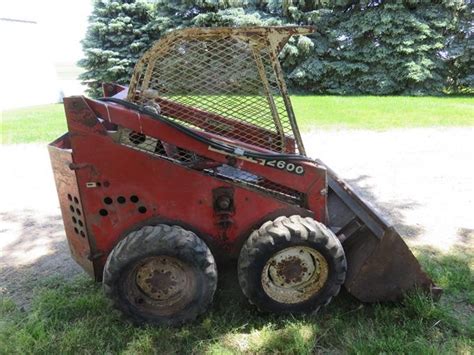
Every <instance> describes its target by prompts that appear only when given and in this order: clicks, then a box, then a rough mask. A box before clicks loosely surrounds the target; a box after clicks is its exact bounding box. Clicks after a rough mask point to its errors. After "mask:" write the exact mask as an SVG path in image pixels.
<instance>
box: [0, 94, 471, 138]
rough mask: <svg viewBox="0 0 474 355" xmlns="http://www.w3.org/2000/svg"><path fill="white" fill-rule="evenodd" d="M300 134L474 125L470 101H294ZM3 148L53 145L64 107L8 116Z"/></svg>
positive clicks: (62, 126)
mask: <svg viewBox="0 0 474 355" xmlns="http://www.w3.org/2000/svg"><path fill="white" fill-rule="evenodd" d="M292 100H293V105H294V110H295V113H296V117H297V120H298V122H299V125H300V127H301V129H303V130H309V129H311V128H315V129H317V128H322V129H331V128H349V129H377V130H380V129H391V128H408V127H429V126H473V125H474V98H470V97H403V96H402V97H374V96H357V97H347V96H346V97H340V96H293V97H292ZM1 125H2V128H1V131H2V137H1V142H2V143H3V144H10V143H31V142H48V141H51V140H53V139H54V138H56V137H58V136H59V135H61V134H62V133H64V132H65V130H66V122H65V118H64V110H63V107H62V105H61V104H53V105H45V106H36V107H30V108H24V109H18V110H10V111H5V112H3V114H2V123H1Z"/></svg>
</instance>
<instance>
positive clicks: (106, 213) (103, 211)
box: [99, 208, 109, 217]
mask: <svg viewBox="0 0 474 355" xmlns="http://www.w3.org/2000/svg"><path fill="white" fill-rule="evenodd" d="M99 214H100V215H101V216H102V217H105V216H107V215H108V214H109V212H107V210H106V209H104V208H102V209H101V210H100V211H99Z"/></svg>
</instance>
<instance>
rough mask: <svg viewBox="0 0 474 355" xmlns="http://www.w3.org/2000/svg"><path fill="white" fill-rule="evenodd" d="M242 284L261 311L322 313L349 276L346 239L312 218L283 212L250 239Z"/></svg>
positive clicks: (244, 253)
mask: <svg viewBox="0 0 474 355" xmlns="http://www.w3.org/2000/svg"><path fill="white" fill-rule="evenodd" d="M238 274H239V283H240V286H241V288H242V291H243V293H244V294H245V296H247V298H248V299H249V301H250V303H252V304H254V305H256V306H257V308H258V309H259V310H261V311H270V312H276V313H287V312H291V313H300V312H316V311H317V310H318V309H319V308H320V307H321V306H323V305H326V304H328V303H329V302H330V301H331V299H332V298H333V297H334V296H336V295H337V294H338V293H339V290H340V288H341V285H342V284H343V283H344V280H345V275H346V258H345V254H344V250H343V248H342V245H341V243H340V242H339V240H338V239H337V237H336V236H335V235H334V233H332V232H331V231H330V230H329V229H328V228H327V227H326V226H324V225H323V224H321V223H319V222H317V221H315V220H314V219H312V218H309V217H306V218H303V217H301V216H291V217H278V218H277V219H275V220H274V221H268V222H266V223H264V224H263V225H262V226H261V227H260V228H259V229H258V230H256V231H254V232H253V233H252V234H251V235H250V237H249V238H248V240H247V241H246V243H245V244H244V246H243V248H242V250H241V252H240V256H239V262H238Z"/></svg>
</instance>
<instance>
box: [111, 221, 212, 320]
mask: <svg viewBox="0 0 474 355" xmlns="http://www.w3.org/2000/svg"><path fill="white" fill-rule="evenodd" d="M103 286H104V290H105V294H106V295H107V296H108V297H109V298H110V299H111V300H112V303H113V305H114V306H115V307H116V308H118V309H119V310H121V311H122V312H123V313H124V314H125V315H127V316H128V317H129V318H131V319H132V320H133V321H135V322H136V323H151V324H155V325H180V324H183V323H185V322H188V321H191V320H193V319H195V318H196V317H197V316H198V315H199V314H201V313H203V312H205V311H206V310H207V308H208V307H209V305H210V303H211V302H212V298H213V296H214V292H215V290H216V286H217V269H216V263H215V261H214V257H213V256H212V254H211V251H210V250H209V248H208V247H207V245H206V244H205V243H204V242H203V241H202V240H201V239H199V238H198V237H197V236H196V235H195V234H194V233H193V232H190V231H187V230H185V229H183V228H181V227H178V226H168V225H157V226H146V227H143V228H141V229H140V230H138V231H135V232H132V233H130V234H129V235H127V236H126V237H125V238H124V239H122V240H121V241H120V242H119V243H118V244H117V245H116V246H115V248H114V249H113V250H112V252H111V253H110V254H109V256H108V258H107V262H106V264H105V267H104V275H103Z"/></svg>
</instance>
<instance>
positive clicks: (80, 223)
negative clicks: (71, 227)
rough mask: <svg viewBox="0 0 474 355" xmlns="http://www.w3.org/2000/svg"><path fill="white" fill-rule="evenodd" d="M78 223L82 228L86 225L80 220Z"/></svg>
mask: <svg viewBox="0 0 474 355" xmlns="http://www.w3.org/2000/svg"><path fill="white" fill-rule="evenodd" d="M77 223H79V225H80V226H81V227H82V226H83V225H84V223H82V221H81V220H80V219H79V220H78V221H77Z"/></svg>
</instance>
